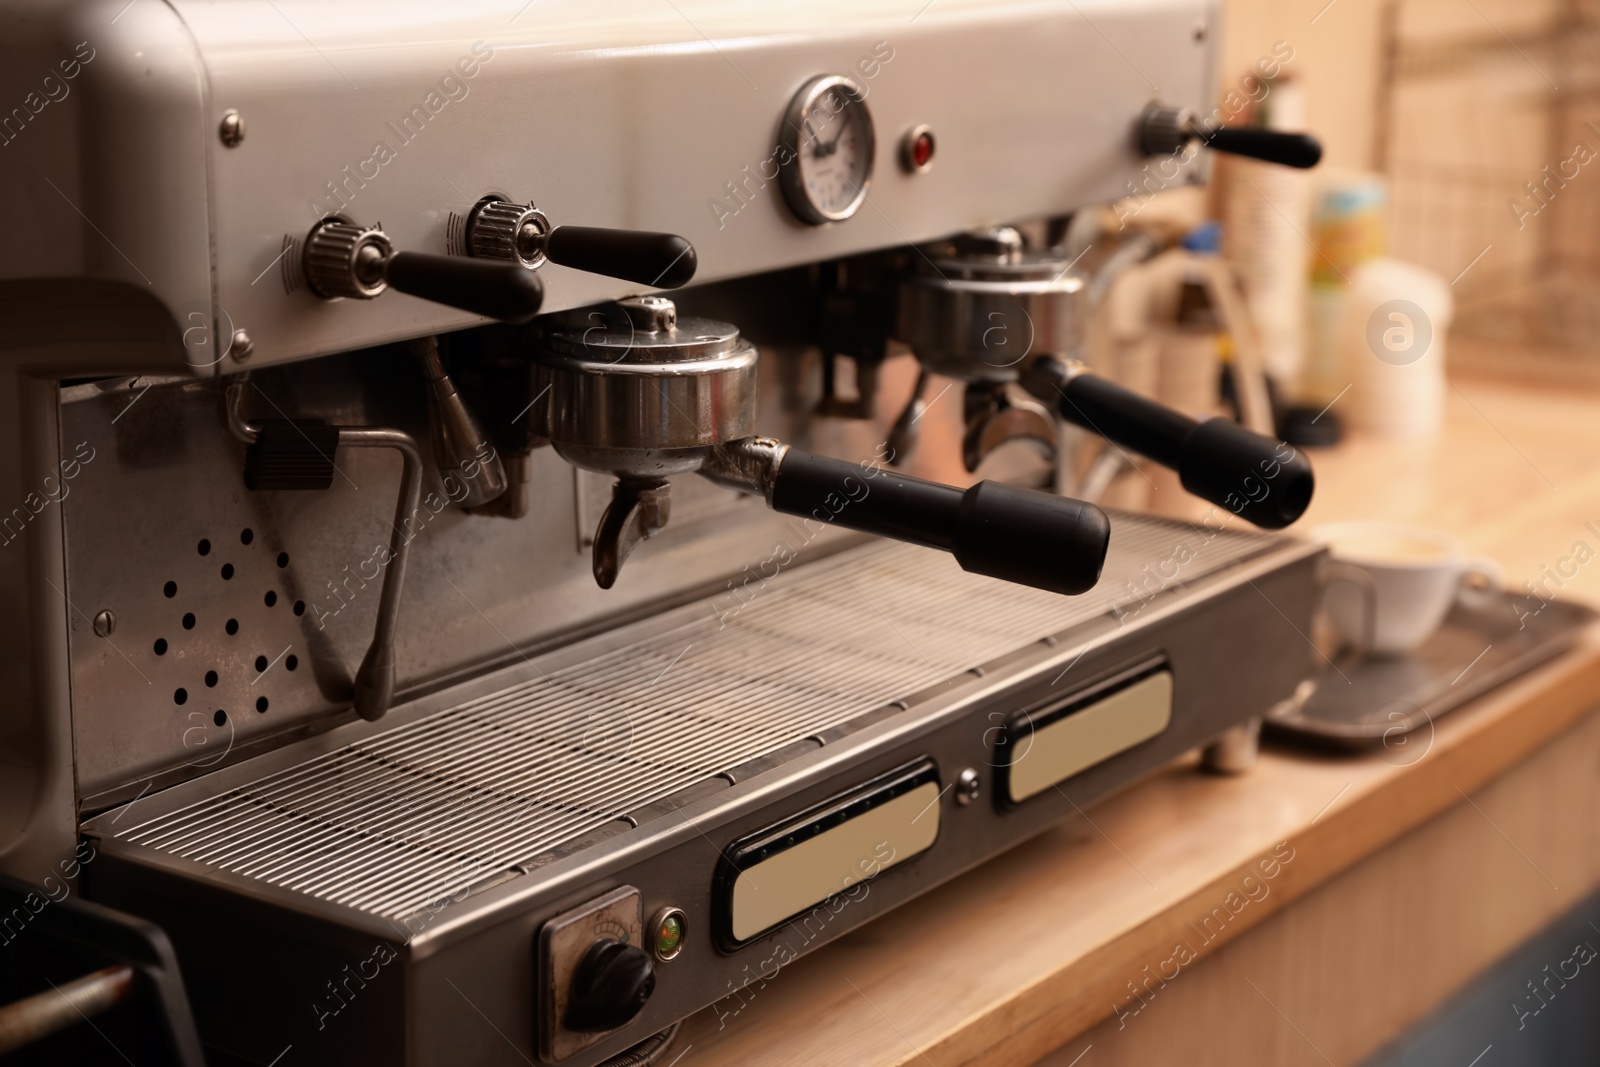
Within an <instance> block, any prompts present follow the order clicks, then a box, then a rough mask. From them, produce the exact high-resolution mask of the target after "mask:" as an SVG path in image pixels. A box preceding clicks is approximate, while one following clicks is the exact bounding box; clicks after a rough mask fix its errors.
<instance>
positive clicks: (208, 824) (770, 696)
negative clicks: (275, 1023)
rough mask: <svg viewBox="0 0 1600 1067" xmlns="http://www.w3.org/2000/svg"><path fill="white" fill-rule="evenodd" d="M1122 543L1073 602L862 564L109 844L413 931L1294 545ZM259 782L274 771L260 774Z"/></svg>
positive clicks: (546, 669) (1223, 540)
mask: <svg viewBox="0 0 1600 1067" xmlns="http://www.w3.org/2000/svg"><path fill="white" fill-rule="evenodd" d="M1111 544H1112V548H1111V553H1110V556H1109V557H1108V559H1107V563H1106V566H1105V570H1104V572H1103V575H1102V577H1101V579H1100V582H1099V584H1098V585H1096V587H1095V588H1094V589H1093V590H1092V591H1091V592H1089V593H1087V594H1085V595H1083V596H1081V597H1075V598H1068V597H1062V596H1058V595H1055V594H1052V593H1046V592H1041V591H1039V590H1034V589H1026V588H1021V587H1017V586H1013V585H1009V584H1006V583H1002V582H999V581H996V580H993V579H990V578H985V577H981V576H976V575H971V574H967V573H965V572H964V571H961V570H960V569H959V568H958V567H956V565H955V564H954V563H953V562H952V561H951V560H950V559H949V558H948V557H946V556H945V555H944V554H942V553H937V552H932V551H929V550H926V549H921V548H916V547H911V546H906V545H873V546H869V547H867V548H864V549H860V550H855V551H852V552H849V553H845V554H843V555H841V556H840V557H835V558H833V559H830V560H827V561H822V562H819V563H814V564H809V565H807V566H806V567H804V568H802V569H800V570H798V571H797V572H795V573H793V574H789V575H780V576H779V577H778V579H777V580H775V581H773V582H772V583H771V584H770V586H764V585H762V583H760V582H751V583H747V586H748V588H746V589H744V590H741V591H740V592H739V594H738V595H737V596H735V595H731V594H728V595H724V596H721V597H718V598H713V599H711V600H707V601H704V602H701V603H698V604H692V605H690V606H688V607H685V608H681V609H677V610H675V611H673V612H669V613H667V615H665V616H663V617H661V619H660V620H656V621H654V622H653V623H652V622H651V621H647V622H646V623H644V624H639V625H638V626H637V627H635V628H629V629H627V630H623V631H619V632H618V633H617V634H612V635H606V639H596V642H595V643H585V644H580V645H577V646H573V648H571V649H568V650H563V651H561V652H557V653H552V654H551V655H549V656H545V657H540V658H539V659H537V660H533V661H530V662H529V663H527V664H521V665H518V666H517V667H515V668H511V669H508V671H506V672H505V673H503V674H501V675H498V676H496V678H498V679H501V680H500V681H498V682H497V681H496V678H491V679H479V680H477V681H476V682H474V683H467V684H466V685H464V686H462V687H458V689H456V690H452V691H449V692H447V693H444V694H437V695H435V696H434V697H431V698H428V701H427V703H428V705H429V706H428V707H427V708H423V709H419V708H418V707H417V706H413V707H411V708H401V709H397V710H396V711H395V712H393V713H391V715H390V717H389V719H387V720H385V722H384V723H382V724H379V726H378V727H376V728H370V727H362V726H357V727H356V728H355V729H357V730H358V731H360V732H359V733H358V739H357V740H354V741H350V742H348V743H346V738H347V737H348V736H349V735H348V734H347V733H345V732H344V731H343V730H340V731H334V732H333V733H332V734H330V735H327V737H325V738H322V739H316V740H314V741H312V742H306V743H304V744H303V745H302V746H298V747H297V748H295V749H290V750H284V752H280V753H274V754H272V755H270V756H264V757H261V758H260V759H259V760H256V761H251V762H250V763H245V764H241V765H240V766H238V767H235V768H230V769H229V771H227V772H222V773H219V774H217V775H214V776H213V777H214V778H216V779H219V780H220V782H221V783H225V784H215V785H209V790H208V782H207V780H201V781H199V782H196V783H190V785H188V786H183V787H178V788H177V789H175V790H173V791H172V792H173V793H174V794H177V795H179V796H182V797H185V798H187V797H191V796H194V795H195V794H200V795H201V796H202V798H201V799H198V800H194V801H193V802H189V803H186V804H184V806H181V807H174V806H173V805H172V804H170V803H169V804H167V805H166V807H167V808H168V809H169V810H167V811H166V812H165V813H163V814H160V815H156V816H154V817H149V816H147V817H146V819H145V821H142V822H141V821H137V820H136V819H122V820H121V823H122V824H121V825H115V824H112V823H109V822H107V823H106V826H105V829H104V830H102V832H109V836H112V837H114V838H115V839H116V840H117V841H121V842H127V843H128V844H131V845H137V846H141V847H142V848H144V849H149V850H153V851H154V852H157V853H161V854H164V855H166V856H169V857H173V858H176V859H181V860H185V861H188V862H189V863H192V864H197V865H199V866H201V867H202V868H205V869H209V870H211V871H215V872H225V873H226V874H228V875H232V876H234V877H236V878H244V879H249V880H254V881H257V882H260V883H266V884H267V885H270V886H274V887H278V888H279V889H282V890H288V891H291V892H294V893H298V894H304V895H307V896H310V897H314V898H317V899H319V900H324V901H327V902H329V903H332V904H337V905H342V906H343V907H346V908H350V909H354V910H356V911H361V912H366V913H368V914H370V915H373V916H375V917H379V918H384V919H397V918H401V917H403V916H406V915H408V914H411V913H413V912H414V911H416V909H418V908H419V907H421V906H423V905H425V904H427V903H428V902H429V901H432V900H436V899H438V898H439V897H440V895H441V893H449V892H454V891H456V890H457V889H467V888H468V887H471V886H473V885H479V884H481V883H482V882H483V880H484V878H485V877H486V872H487V874H488V875H489V876H492V875H493V874H495V873H498V872H503V871H507V870H509V869H513V868H516V867H518V866H527V865H530V864H533V863H534V862H536V861H537V860H538V859H539V858H540V857H541V856H546V855H549V854H550V853H551V852H552V851H553V850H557V849H561V848H563V847H564V846H569V845H571V844H572V843H573V842H576V841H578V839H580V838H583V837H584V836H585V835H587V834H591V833H593V832H594V831H596V830H599V829H600V828H602V827H605V826H606V825H607V824H608V823H615V822H616V821H617V820H618V819H621V818H624V817H626V816H627V814H628V813H630V812H637V811H639V810H640V809H641V808H643V807H645V806H647V805H651V804H653V803H655V802H657V801H660V800H662V799H663V798H666V797H669V796H673V795H675V794H678V793H679V792H680V791H682V790H685V789H686V788H688V787H691V786H694V785H695V784H696V783H700V782H704V781H706V780H707V779H708V778H712V777H714V776H717V775H718V774H728V775H730V780H731V777H732V775H731V772H732V771H733V769H734V768H738V767H740V766H741V765H748V764H749V763H750V761H752V760H759V759H761V758H763V757H768V756H773V754H775V753H777V754H782V753H785V752H787V751H790V750H794V749H795V747H796V746H800V750H808V749H810V748H814V747H815V742H813V743H812V744H811V745H809V746H806V745H801V743H802V742H805V741H806V739H808V738H816V737H817V735H819V734H823V733H824V732H827V731H837V730H838V729H839V728H841V727H843V726H845V725H846V724H849V723H852V722H853V721H859V720H861V719H862V717H863V716H869V715H871V714H872V713H874V712H879V711H881V710H882V709H884V708H885V707H886V706H887V705H890V704H892V703H894V702H896V701H905V700H907V699H909V698H913V697H915V695H916V694H917V693H919V692H927V691H929V690H930V689H931V688H934V687H938V686H941V685H943V684H944V683H946V682H948V681H949V680H952V679H955V678H957V677H959V676H961V675H963V674H966V673H967V672H969V671H971V670H972V669H973V668H976V667H980V666H982V665H984V664H986V663H990V662H992V661H994V660H996V659H997V658H999V657H1003V656H1006V655H1008V654H1010V653H1013V652H1015V651H1017V650H1019V649H1022V648H1025V647H1027V646H1029V645H1032V644H1036V643H1037V642H1039V641H1041V640H1043V639H1046V638H1050V637H1051V636H1052V635H1058V634H1061V633H1063V632H1064V631H1067V630H1070V629H1071V628H1073V627H1074V626H1078V625H1080V624H1083V623H1085V622H1088V621H1091V620H1100V619H1103V618H1104V617H1105V616H1106V615H1108V614H1117V615H1118V617H1119V618H1120V619H1125V618H1126V617H1128V616H1129V615H1131V614H1137V613H1138V612H1141V611H1142V610H1143V608H1144V606H1145V605H1147V604H1149V603H1152V602H1154V600H1155V599H1156V598H1157V597H1158V596H1160V595H1162V594H1170V593H1171V592H1172V591H1173V590H1175V589H1179V588H1181V587H1182V586H1183V585H1186V584H1188V583H1192V582H1194V581H1196V580H1199V579H1202V578H1204V577H1205V576H1207V575H1209V574H1212V573H1215V572H1217V571H1219V570H1223V569H1226V568H1228V567H1230V566H1232V565H1234V564H1236V563H1238V562H1239V561H1241V560H1243V559H1246V558H1249V557H1251V556H1255V555H1258V554H1260V553H1262V552H1265V551H1268V550H1269V549H1271V548H1272V547H1273V546H1275V545H1282V544H1284V542H1283V541H1282V540H1281V539H1277V538H1272V537H1267V536H1263V535H1259V534H1254V533H1247V532H1234V531H1226V532H1217V531H1212V530H1209V529H1206V530H1200V529H1197V528H1195V527H1193V526H1189V525H1185V524H1180V523H1175V522H1169V521H1166V520H1161V519H1152V518H1145V517H1137V516H1129V515H1118V516H1116V517H1114V520H1113V533H1112V539H1111ZM1174 560H1179V561H1181V563H1178V564H1175V563H1174V562H1173V561H1174ZM1180 567H1181V571H1180V570H1179V568H1180ZM1164 568H1165V569H1164ZM663 620H665V624H663ZM641 630H642V631H644V636H638V637H630V636H627V635H630V634H635V633H638V632H639V631H641ZM618 634H621V635H623V636H621V638H620V640H623V641H625V642H626V643H623V644H621V645H620V646H619V644H618V640H619V636H618ZM590 644H599V645H600V648H597V649H596V650H595V651H592V652H587V653H586V651H585V650H586V649H587V648H589V647H590ZM602 649H603V650H602ZM507 678H514V679H516V680H514V681H512V682H511V683H510V684H506V682H505V681H504V679H507ZM463 691H466V694H470V695H465V694H464V692H463ZM464 695H465V698H463V697H464ZM308 748H309V749H310V750H311V751H312V752H314V753H316V754H315V755H312V756H311V757H310V758H305V757H304V756H302V757H300V758H299V759H295V758H294V757H293V756H291V755H286V753H292V752H300V753H304V752H306V751H307V749H308ZM285 764H287V765H285ZM263 765H264V766H272V767H274V769H273V770H272V771H271V773H262V772H260V771H258V770H253V769H252V768H254V767H259V766H263ZM208 791H209V794H210V795H205V794H206V793H207V792H208ZM155 799H156V798H149V799H147V800H146V801H145V802H144V804H145V805H146V810H147V811H149V810H150V806H151V805H152V801H153V800H155ZM133 814H134V815H135V816H137V815H139V814H140V812H139V811H138V809H134V811H133ZM102 821H103V820H102ZM92 825H93V824H92Z"/></svg>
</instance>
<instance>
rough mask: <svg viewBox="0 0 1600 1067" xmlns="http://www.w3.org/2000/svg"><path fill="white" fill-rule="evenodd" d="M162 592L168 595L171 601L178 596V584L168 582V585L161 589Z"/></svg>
mask: <svg viewBox="0 0 1600 1067" xmlns="http://www.w3.org/2000/svg"><path fill="white" fill-rule="evenodd" d="M161 591H162V592H163V593H165V594H166V597H167V599H168V600H171V599H172V598H173V597H175V596H177V595H178V583H177V582H168V583H167V584H166V585H164V586H162V587H161Z"/></svg>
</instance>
